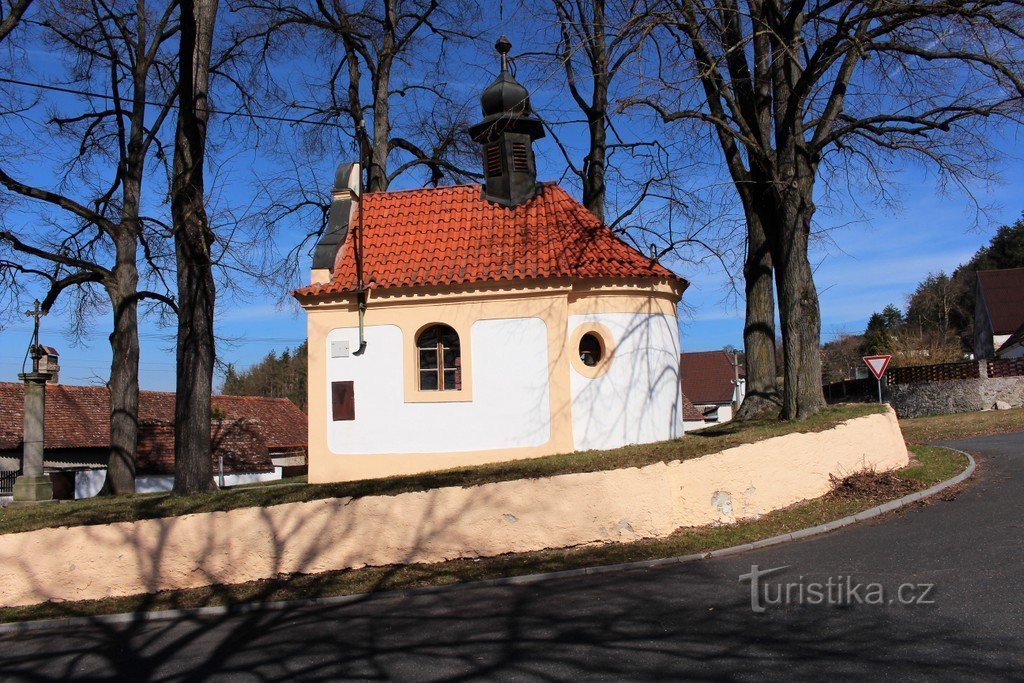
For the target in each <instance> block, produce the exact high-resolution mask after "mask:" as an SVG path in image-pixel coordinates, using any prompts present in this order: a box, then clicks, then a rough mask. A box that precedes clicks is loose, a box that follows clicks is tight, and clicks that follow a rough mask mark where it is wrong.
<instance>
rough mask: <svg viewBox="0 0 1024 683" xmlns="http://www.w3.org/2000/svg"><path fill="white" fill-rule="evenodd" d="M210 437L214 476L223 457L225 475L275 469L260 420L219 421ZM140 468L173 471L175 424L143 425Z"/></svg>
mask: <svg viewBox="0 0 1024 683" xmlns="http://www.w3.org/2000/svg"><path fill="white" fill-rule="evenodd" d="M210 436H211V437H212V439H213V452H212V454H211V457H212V458H213V473H214V476H216V475H217V473H218V471H219V468H220V459H221V458H223V459H224V473H225V474H234V473H236V472H272V471H273V470H274V463H273V462H272V461H271V460H270V453H269V452H268V451H267V443H266V441H264V439H263V437H262V435H261V433H260V425H259V424H258V423H257V422H255V421H253V420H217V421H215V422H214V423H213V425H212V428H211V434H210ZM137 471H138V472H139V474H174V423H172V422H168V421H163V420H160V421H155V422H148V423H145V424H143V425H140V428H139V462H138V469H137Z"/></svg>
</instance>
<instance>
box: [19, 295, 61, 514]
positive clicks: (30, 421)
mask: <svg viewBox="0 0 1024 683" xmlns="http://www.w3.org/2000/svg"><path fill="white" fill-rule="evenodd" d="M25 315H27V316H29V317H31V318H34V319H35V325H34V330H33V332H32V346H30V347H29V355H31V356H32V372H23V373H20V374H19V375H18V379H20V380H21V381H22V382H24V383H25V433H24V436H23V437H22V446H21V448H22V456H21V475H20V476H19V477H18V478H17V479H15V481H14V502H15V503H41V502H44V501H48V500H53V484H52V483H51V482H50V475H48V474H47V473H46V472H44V471H43V433H44V422H43V420H44V415H45V409H46V380H48V379H50V375H51V373H49V372H40V370H39V359H40V358H42V357H43V348H42V347H41V346H40V345H39V319H40V318H42V317H43V316H44V315H46V314H45V313H44V312H43V311H41V310H40V309H39V302H38V301H36V303H35V307H34V308H33V309H32V310H31V311H25Z"/></svg>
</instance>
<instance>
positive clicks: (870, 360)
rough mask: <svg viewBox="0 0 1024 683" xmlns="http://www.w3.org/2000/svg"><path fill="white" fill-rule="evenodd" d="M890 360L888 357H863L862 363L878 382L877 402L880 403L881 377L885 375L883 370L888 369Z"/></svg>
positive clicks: (890, 357)
mask: <svg viewBox="0 0 1024 683" xmlns="http://www.w3.org/2000/svg"><path fill="white" fill-rule="evenodd" d="M890 360H892V356H890V355H881V356H864V363H865V364H866V365H867V366H868V370H870V371H871V374H872V375H874V376H875V379H876V380H878V402H879V403H881V402H882V376H883V375H884V374H885V369H886V368H887V367H889V361H890Z"/></svg>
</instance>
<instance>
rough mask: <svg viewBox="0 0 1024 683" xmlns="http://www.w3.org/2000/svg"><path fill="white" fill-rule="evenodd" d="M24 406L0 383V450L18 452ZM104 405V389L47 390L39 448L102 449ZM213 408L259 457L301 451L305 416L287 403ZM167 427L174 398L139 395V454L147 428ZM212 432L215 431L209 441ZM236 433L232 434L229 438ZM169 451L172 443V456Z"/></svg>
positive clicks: (255, 399)
mask: <svg viewBox="0 0 1024 683" xmlns="http://www.w3.org/2000/svg"><path fill="white" fill-rule="evenodd" d="M24 400H25V399H24V385H22V384H18V383H10V382H0V450H16V449H18V448H20V447H21V437H22V421H23V420H24ZM109 400H110V398H109V393H108V391H107V388H106V387H87V386H73V385H66V384H60V385H47V386H46V416H45V419H46V437H45V439H46V443H45V447H46V448H47V449H75V448H108V447H109V445H110V421H109V420H110V412H109V411H110V408H109ZM213 408H214V411H215V412H217V413H219V415H220V417H221V418H222V419H223V421H224V422H225V423H236V422H238V423H244V424H245V425H247V427H246V430H247V431H248V432H250V433H252V434H255V435H256V436H257V437H258V438H259V439H260V440H261V441H262V443H263V446H262V448H263V450H264V451H267V450H269V451H270V452H287V451H297V450H305V448H306V432H307V422H306V415H305V414H304V413H303V412H302V411H301V410H299V408H298V407H297V406H296V405H295V404H294V403H292V402H291V401H289V400H287V399H283V398H263V397H259V396H214V397H213ZM173 421H174V394H172V393H169V392H161V391H140V392H139V424H140V435H139V439H140V450H141V449H142V442H143V440H144V437H145V432H146V429H147V428H148V426H149V425H160V424H173ZM154 429H156V431H157V432H159V431H160V430H159V429H157V428H155V427H154ZM217 430H218V428H217V427H216V426H215V427H214V433H213V437H214V439H215V440H216V439H217V434H218V432H217ZM237 431H238V430H237V429H235V430H234V432H233V433H237ZM172 433H173V430H172ZM145 438H148V437H145ZM233 438H234V437H233V436H232V437H231V438H228V439H227V440H226V441H225V442H224V445H225V447H228V445H229V444H233V443H234V441H232V439H233ZM246 438H248V437H246ZM232 447H233V446H232ZM173 449H174V445H173V440H172V441H171V450H172V452H173Z"/></svg>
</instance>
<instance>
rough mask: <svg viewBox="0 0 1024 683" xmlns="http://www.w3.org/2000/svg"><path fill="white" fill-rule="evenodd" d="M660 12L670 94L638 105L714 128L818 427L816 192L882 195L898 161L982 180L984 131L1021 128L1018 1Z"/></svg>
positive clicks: (791, 407)
mask: <svg viewBox="0 0 1024 683" xmlns="http://www.w3.org/2000/svg"><path fill="white" fill-rule="evenodd" d="M657 8H658V11H659V12H660V13H661V17H662V26H663V31H664V35H666V36H668V37H669V38H670V39H671V40H672V41H673V48H672V50H671V52H670V53H668V54H666V55H665V56H666V58H667V59H666V60H665V63H664V64H663V68H662V70H661V76H662V78H661V91H660V92H658V93H655V94H653V95H651V96H649V97H643V98H637V99H636V100H635V101H636V102H638V103H643V104H645V105H646V106H649V107H652V108H654V109H655V110H656V111H657V112H658V113H659V114H660V115H661V116H662V118H663V119H664V120H665V121H668V122H675V121H691V122H700V123H703V124H706V125H709V126H711V127H712V129H713V130H714V133H715V136H716V138H717V141H718V144H719V147H720V151H721V153H722V155H723V157H724V162H725V165H726V167H727V169H728V172H729V175H730V177H731V179H732V182H733V184H734V185H735V187H736V191H737V193H738V194H739V196H740V199H741V201H742V202H743V205H744V211H745V214H746V215H747V216H750V215H751V214H755V215H756V216H757V217H758V219H759V224H760V226H761V227H763V228H764V233H765V238H766V241H767V244H768V246H769V252H770V256H771V266H772V267H773V268H774V274H775V285H776V295H777V297H778V306H779V317H780V322H781V332H782V338H783V343H784V347H785V372H784V377H785V384H784V396H783V411H782V412H783V415H784V416H785V417H788V418H806V417H809V416H810V415H813V414H814V413H815V412H817V411H818V410H819V409H820V408H821V407H822V406H823V405H824V398H823V396H822V392H821V359H820V352H819V343H820V330H821V320H820V310H819V305H818V295H817V290H816V288H815V285H814V279H813V274H812V268H811V264H810V261H809V258H808V244H809V238H810V235H811V228H812V222H813V220H814V217H815V209H816V206H815V189H816V187H817V184H818V183H817V181H818V180H819V174H823V177H824V178H825V179H826V183H825V185H824V186H823V187H822V188H821V189H822V191H829V190H838V189H839V187H840V183H839V180H840V179H842V180H843V181H846V182H849V183H851V184H854V185H859V188H858V189H860V188H863V187H865V186H866V187H869V188H871V189H874V190H875V191H876V192H878V193H881V195H883V196H886V195H887V193H888V192H889V186H888V183H889V179H888V178H887V176H886V173H885V162H886V161H888V160H889V159H891V158H892V157H893V156H896V155H899V156H902V157H903V158H907V159H911V160H914V161H919V162H924V163H929V164H933V165H934V166H935V167H936V168H937V169H938V170H939V171H940V173H941V174H943V177H944V178H946V179H948V180H951V181H953V182H958V183H963V182H964V181H965V180H966V179H969V178H972V177H986V176H985V174H986V171H987V169H988V168H990V165H989V163H988V162H989V161H991V158H992V155H993V153H994V150H993V148H992V145H991V144H990V138H989V137H988V132H989V128H988V127H986V125H985V122H986V121H988V122H994V121H1000V120H1001V121H1014V122H1017V121H1019V120H1020V115H1021V102H1022V96H1024V82H1022V78H1021V75H1020V74H1021V73H1022V65H1024V59H1022V52H1024V41H1022V17H1021V8H1022V4H1021V3H1020V2H1019V1H1016V0H1014V1H1010V2H1000V1H996V0H927V1H925V0H922V1H917V2H913V1H912V2H899V3H881V2H877V0H870V1H864V2H835V1H832V0H828V1H822V2H814V3H807V2H804V1H802V0H746V1H745V2H741V1H740V0H664V1H663V2H657ZM694 93H696V94H694ZM828 181H833V182H832V183H830V182H828ZM750 242H751V244H756V242H757V240H756V239H753V238H752V239H751V240H750ZM753 272H756V273H762V272H763V268H757V269H754V271H753ZM761 322H763V320H761V321H758V320H748V327H749V326H750V325H751V324H752V323H753V324H760V323H761ZM754 356H755V354H752V353H748V358H753V357H754Z"/></svg>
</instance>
